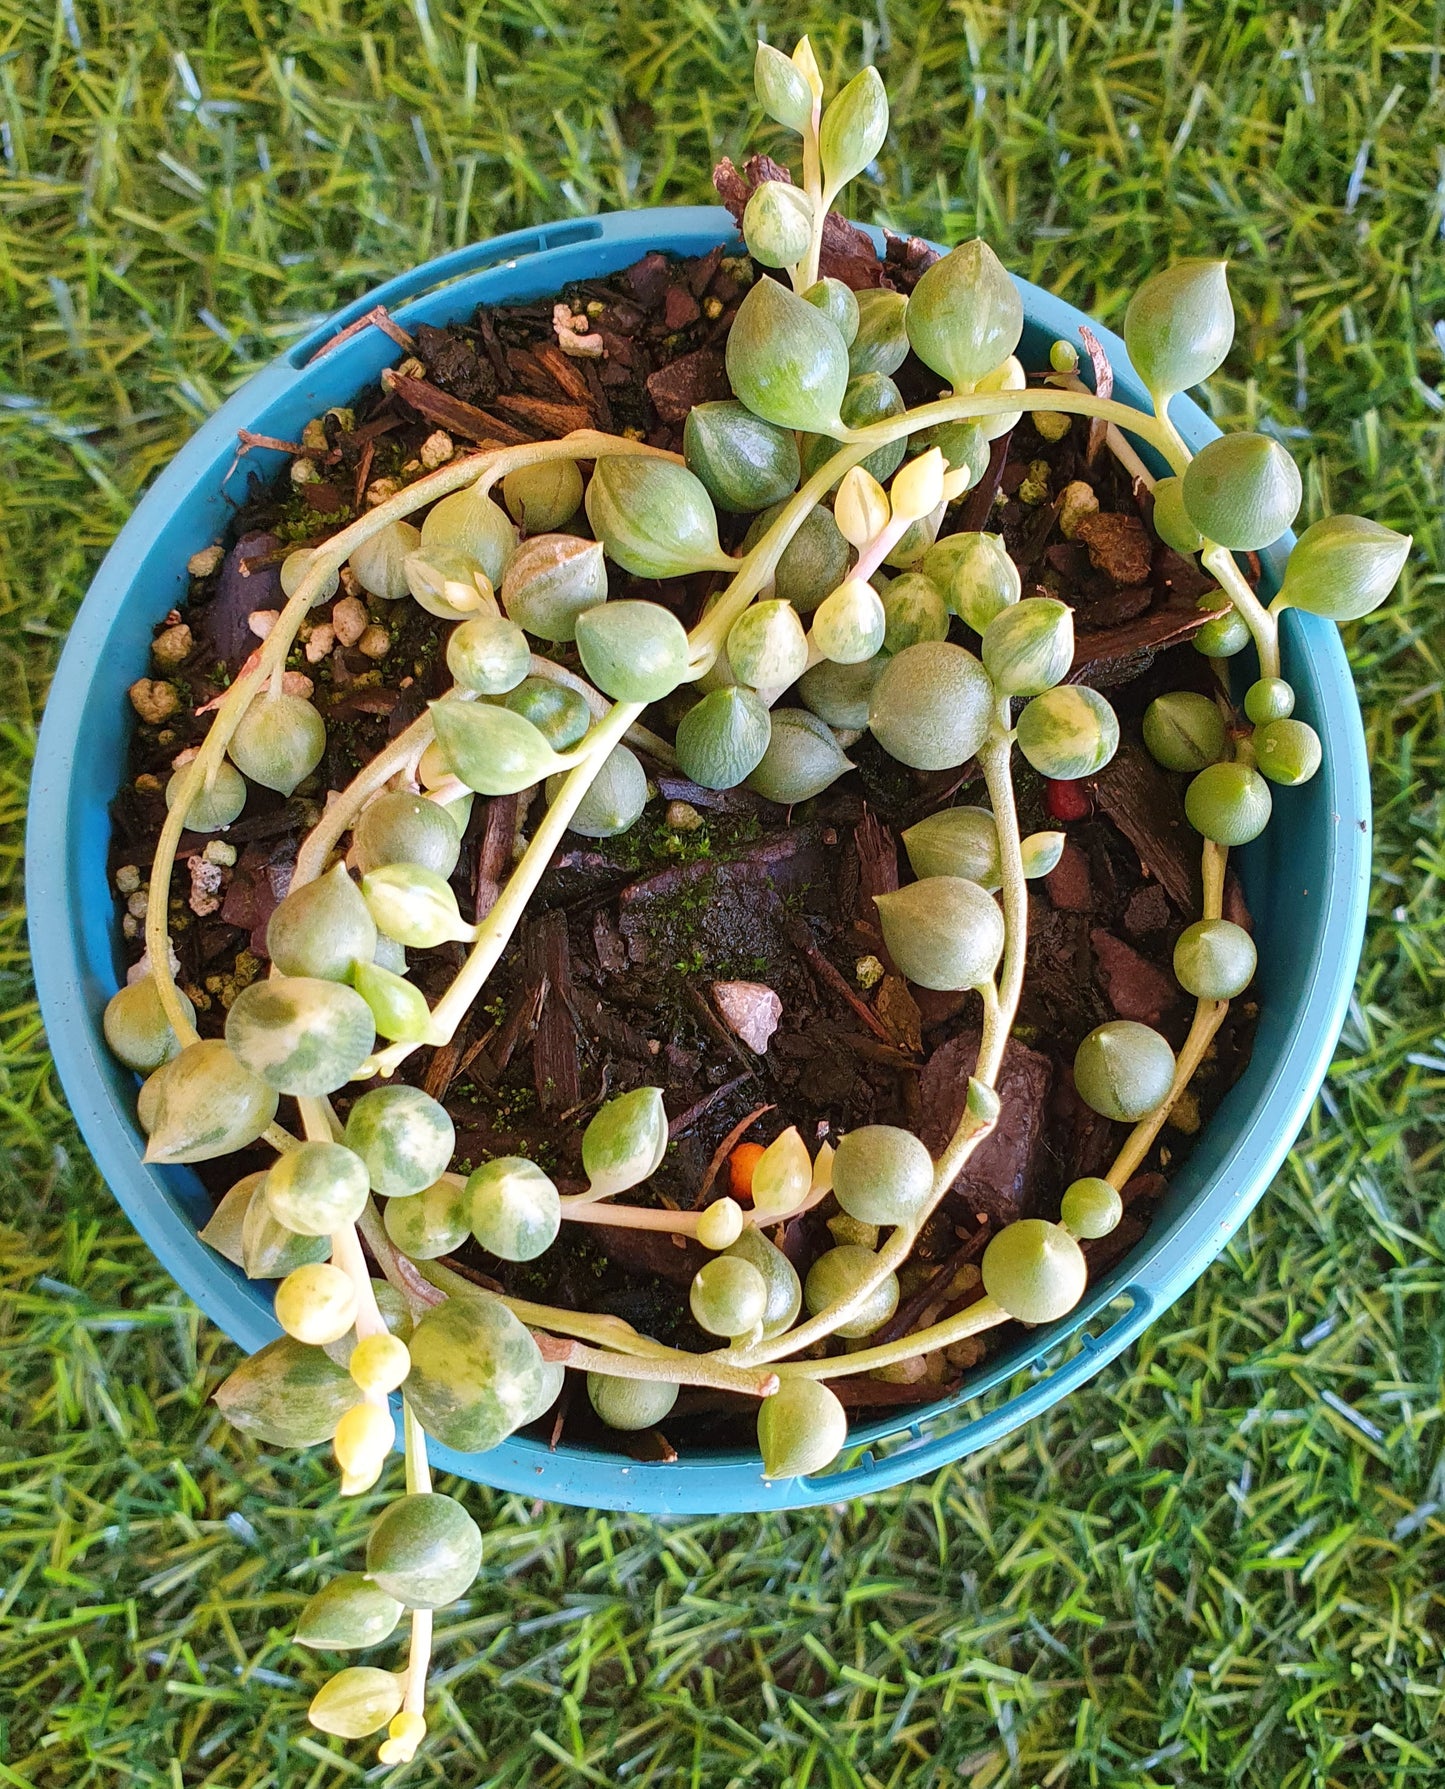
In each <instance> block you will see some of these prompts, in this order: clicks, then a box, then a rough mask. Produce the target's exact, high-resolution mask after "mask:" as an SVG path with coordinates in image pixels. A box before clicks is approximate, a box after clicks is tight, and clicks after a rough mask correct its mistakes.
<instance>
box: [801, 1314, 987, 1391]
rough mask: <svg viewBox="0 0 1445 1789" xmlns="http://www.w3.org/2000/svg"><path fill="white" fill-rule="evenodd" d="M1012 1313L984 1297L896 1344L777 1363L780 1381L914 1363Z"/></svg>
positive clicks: (842, 1376) (867, 1371)
mask: <svg viewBox="0 0 1445 1789" xmlns="http://www.w3.org/2000/svg"><path fill="white" fill-rule="evenodd" d="M1008 1320H1009V1314H1008V1312H1007V1311H1006V1310H1004V1308H1003V1307H1002V1305H998V1304H995V1303H994V1301H993V1300H992V1299H991V1298H981V1299H979V1300H978V1302H977V1304H971V1305H970V1306H969V1307H968V1309H967V1310H966V1311H960V1312H959V1313H958V1315H957V1316H956V1317H948V1318H945V1319H944V1321H943V1322H942V1323H935V1324H933V1325H932V1326H931V1327H930V1328H928V1329H919V1330H915V1331H914V1332H913V1334H912V1335H907V1336H900V1337H899V1338H898V1340H897V1341H896V1342H880V1343H879V1345H878V1346H877V1347H876V1348H860V1349H858V1350H857V1352H856V1353H853V1354H834V1355H829V1357H828V1358H827V1359H826V1360H785V1361H779V1362H778V1377H779V1378H781V1379H842V1378H845V1377H846V1376H847V1375H848V1374H850V1373H871V1372H873V1371H874V1370H875V1369H876V1368H878V1367H891V1366H893V1365H895V1364H896V1363H897V1362H898V1361H900V1360H914V1359H916V1358H917V1356H918V1355H920V1354H932V1353H934V1352H935V1351H936V1350H937V1349H939V1348H950V1347H952V1346H953V1344H954V1343H955V1342H966V1341H967V1340H968V1338H969V1337H970V1336H977V1335H982V1334H983V1332H984V1331H985V1330H988V1329H997V1328H998V1326H999V1324H1000V1323H1007V1322H1008Z"/></svg>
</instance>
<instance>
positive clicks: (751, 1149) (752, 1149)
mask: <svg viewBox="0 0 1445 1789" xmlns="http://www.w3.org/2000/svg"><path fill="white" fill-rule="evenodd" d="M762 1153H763V1146H762V1144H761V1143H739V1144H738V1146H737V1148H736V1149H735V1150H734V1151H733V1152H732V1154H731V1155H730V1156H729V1157H728V1191H729V1192H730V1193H731V1194H732V1196H733V1198H734V1199H739V1200H741V1199H751V1198H752V1196H753V1170H754V1168H756V1167H757V1165H758V1162H759V1160H760V1159H761V1157H762Z"/></svg>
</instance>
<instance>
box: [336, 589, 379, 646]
mask: <svg viewBox="0 0 1445 1789" xmlns="http://www.w3.org/2000/svg"><path fill="white" fill-rule="evenodd" d="M370 619H371V618H370V617H369V616H368V614H367V613H366V604H365V603H364V602H361V601H359V600H358V599H357V598H356V597H354V596H343V597H342V599H341V601H340V602H339V603H337V604H336V605H335V606H334V607H333V609H332V611H331V625H332V627H333V628H335V630H336V637H337V639H338V640H340V642H341V644H342V645H343V646H354V645H355V644H356V642H357V641H358V640H359V639H360V638H361V636H362V635H363V634H364V633H365V632H366V630H367V627H368V625H369V624H370Z"/></svg>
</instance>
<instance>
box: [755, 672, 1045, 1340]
mask: <svg viewBox="0 0 1445 1789" xmlns="http://www.w3.org/2000/svg"><path fill="white" fill-rule="evenodd" d="M1012 742H1013V735H1012V730H1011V728H1010V725H1009V708H1008V702H1007V699H1006V698H1005V699H1003V700H1001V701H1000V703H999V706H998V712H997V714H996V717H995V720H994V724H993V728H992V730H991V732H990V734H989V737H988V739H987V741H986V742H985V744H984V746H983V748H982V749H981V750H980V752H979V755H978V756H979V765H980V768H981V769H982V770H983V773H984V780H985V782H986V783H987V785H988V792H989V798H990V800H991V801H992V802H993V810H994V821H995V824H996V826H997V828H998V838H999V854H1000V860H1001V868H1002V873H1003V891H1002V892H1003V910H1004V952H1003V972H1002V975H1001V977H1000V980H999V985H998V988H997V991H995V987H994V985H993V984H991V983H990V984H989V985H987V986H986V987H985V988H983V989H981V990H980V992H981V993H982V994H983V1003H984V1006H983V1032H982V1035H981V1037H980V1040H979V1048H978V1062H977V1064H976V1065H975V1068H974V1072H973V1077H972V1079H973V1081H975V1082H977V1083H979V1084H980V1085H981V1086H982V1087H984V1088H987V1089H988V1090H989V1092H993V1091H994V1089H995V1085H996V1083H997V1080H998V1075H999V1070H1000V1068H1001V1067H1002V1065H1003V1053H1004V1049H1005V1046H1006V1045H1007V1043H1008V1037H1009V1032H1010V1030H1011V1029H1012V1026H1013V1021H1014V1015H1015V1014H1016V1013H1017V1011H1018V1002H1019V995H1020V993H1021V992H1022V990H1023V973H1024V953H1025V946H1026V944H1027V941H1028V893H1027V889H1026V887H1025V880H1024V867H1023V853H1022V850H1021V848H1020V840H1019V829H1018V812H1017V808H1016V806H1015V803H1014V792H1013V775H1012V770H1011V755H1012ZM997 1119H998V1106H997V1099H996V1098H995V1100H994V1102H993V1105H992V1109H991V1110H988V1109H985V1107H984V1105H983V1104H982V1103H981V1102H977V1101H976V1100H975V1099H974V1098H972V1097H970V1098H969V1100H968V1101H967V1103H966V1104H965V1106H964V1112H963V1117H962V1118H961V1119H960V1120H959V1123H958V1127H957V1129H956V1130H955V1131H954V1133H953V1136H952V1137H951V1139H950V1140H949V1143H948V1145H947V1147H946V1148H945V1149H944V1151H943V1153H942V1155H940V1156H939V1158H938V1160H937V1162H936V1163H935V1165H934V1173H933V1193H932V1196H931V1198H929V1199H928V1200H927V1201H926V1202H925V1204H924V1206H923V1208H922V1210H921V1211H920V1212H919V1214H918V1216H917V1217H916V1218H915V1219H914V1221H913V1222H912V1223H911V1224H900V1225H899V1226H898V1227H897V1228H896V1229H895V1230H894V1232H893V1234H892V1235H891V1236H890V1237H889V1239H888V1242H887V1244H886V1245H885V1246H884V1247H883V1248H882V1249H880V1250H879V1251H878V1256H877V1259H876V1261H875V1263H874V1266H873V1268H872V1270H871V1271H870V1273H869V1274H868V1276H867V1277H866V1278H865V1279H863V1280H862V1281H860V1282H859V1284H858V1285H857V1286H856V1287H855V1288H854V1290H853V1291H852V1292H851V1293H850V1294H849V1295H848V1297H847V1298H845V1299H840V1300H839V1301H838V1303H837V1304H835V1305H832V1306H830V1307H829V1308H828V1309H827V1310H824V1311H820V1312H818V1314H817V1315H816V1316H815V1317H813V1318H811V1319H810V1320H809V1321H808V1322H806V1323H802V1324H799V1325H798V1327H797V1328H796V1329H793V1330H790V1331H788V1333H787V1334H786V1335H781V1336H777V1337H775V1338H774V1339H773V1340H771V1341H766V1342H761V1343H757V1344H755V1345H754V1346H753V1347H751V1348H744V1349H741V1350H739V1351H738V1352H737V1358H738V1359H740V1360H743V1361H746V1362H747V1363H748V1364H750V1365H753V1364H756V1363H758V1362H760V1361H765V1360H780V1359H782V1358H783V1357H784V1356H785V1355H789V1354H795V1353H797V1351H798V1350H799V1349H801V1348H808V1347H811V1346H813V1344H814V1343H816V1342H821V1341H825V1340H826V1339H827V1338H828V1337H829V1336H830V1335H832V1334H834V1333H835V1332H836V1331H837V1329H838V1327H839V1326H840V1325H841V1324H844V1323H846V1322H847V1321H848V1319H849V1318H850V1317H852V1316H854V1315H855V1314H856V1313H857V1312H858V1311H859V1310H861V1309H862V1307H863V1305H864V1304H865V1303H866V1302H867V1300H868V1299H869V1297H871V1295H872V1294H873V1293H874V1292H875V1291H876V1290H877V1288H878V1287H879V1286H880V1285H881V1284H882V1283H883V1281H884V1280H885V1279H886V1278H887V1277H888V1275H889V1274H890V1273H894V1272H896V1271H897V1269H898V1268H899V1267H901V1266H902V1265H903V1263H904V1262H905V1261H906V1260H907V1259H908V1256H909V1254H910V1253H911V1252H912V1249H913V1245H914V1243H915V1242H916V1241H917V1239H918V1234H919V1231H920V1230H922V1228H923V1226H924V1224H926V1223H927V1222H928V1219H929V1218H930V1217H931V1216H932V1215H933V1213H934V1211H935V1210H936V1209H937V1207H938V1205H939V1203H940V1202H941V1201H942V1200H943V1198H944V1197H945V1195H946V1194H947V1193H948V1191H949V1189H950V1188H951V1187H952V1185H953V1183H954V1181H955V1180H957V1178H958V1176H959V1174H960V1173H961V1172H962V1170H963V1168H964V1167H965V1165H966V1164H967V1162H968V1159H969V1157H970V1156H971V1155H972V1154H973V1152H974V1150H975V1149H977V1148H978V1146H979V1144H980V1143H981V1142H982V1141H983V1140H984V1138H985V1137H986V1136H987V1135H988V1134H989V1132H990V1131H992V1129H993V1127H994V1125H995V1124H996V1122H997ZM908 1339H910V1340H911V1339H912V1338H908Z"/></svg>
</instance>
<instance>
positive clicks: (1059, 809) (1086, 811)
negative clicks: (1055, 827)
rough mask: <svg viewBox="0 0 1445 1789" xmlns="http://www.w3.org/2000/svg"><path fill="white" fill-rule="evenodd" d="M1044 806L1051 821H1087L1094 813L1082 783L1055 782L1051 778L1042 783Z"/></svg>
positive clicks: (1092, 805)
mask: <svg viewBox="0 0 1445 1789" xmlns="http://www.w3.org/2000/svg"><path fill="white" fill-rule="evenodd" d="M1044 806H1045V807H1046V808H1047V809H1048V810H1049V818H1050V819H1051V820H1087V819H1088V817H1089V815H1090V814H1091V813H1093V811H1094V804H1093V803H1092V802H1091V801H1090V800H1089V796H1088V792H1087V790H1086V789H1085V788H1084V785H1083V784H1082V783H1063V782H1056V781H1055V780H1054V778H1052V777H1049V778H1048V779H1047V780H1046V781H1045V783H1044Z"/></svg>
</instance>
